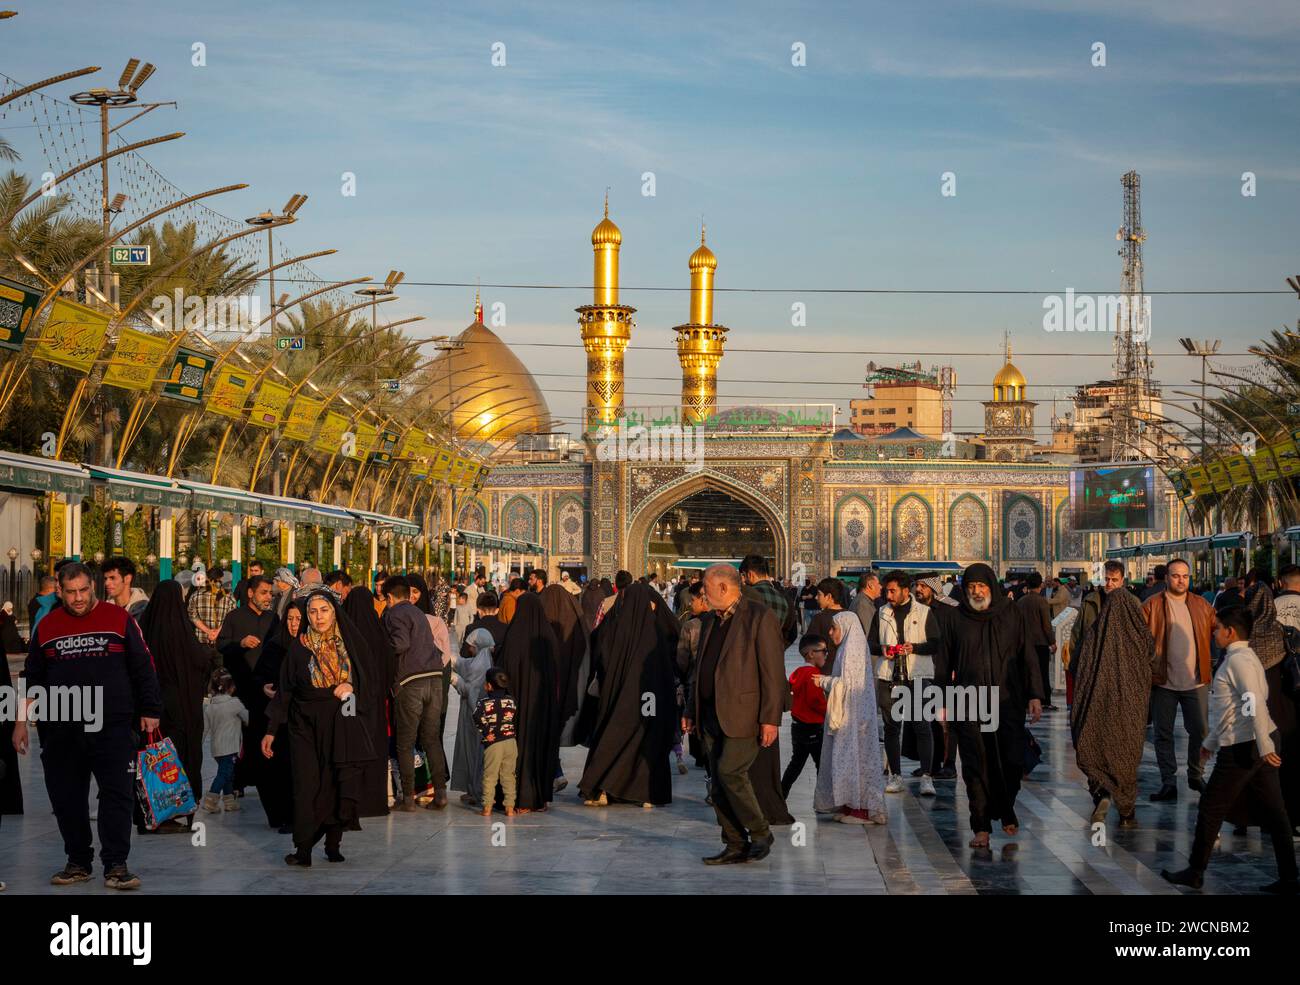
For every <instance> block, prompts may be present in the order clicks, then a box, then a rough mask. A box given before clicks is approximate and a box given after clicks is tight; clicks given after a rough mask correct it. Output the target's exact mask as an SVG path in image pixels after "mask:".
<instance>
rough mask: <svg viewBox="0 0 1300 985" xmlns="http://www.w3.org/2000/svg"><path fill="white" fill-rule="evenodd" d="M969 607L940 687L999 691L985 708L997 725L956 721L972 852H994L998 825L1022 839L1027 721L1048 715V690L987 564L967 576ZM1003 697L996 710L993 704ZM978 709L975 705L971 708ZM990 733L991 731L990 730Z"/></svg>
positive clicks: (1019, 620) (944, 656)
mask: <svg viewBox="0 0 1300 985" xmlns="http://www.w3.org/2000/svg"><path fill="white" fill-rule="evenodd" d="M961 588H962V592H961V596H962V597H961V600H960V601H959V603H958V607H957V610H956V615H955V617H953V618H952V619H951V621H950V625H949V627H948V629H949V634H948V635H949V639H948V640H947V641H946V645H945V646H943V647H941V648H940V649H941V652H940V653H939V654H938V655H937V657H936V660H935V665H936V666H935V680H936V681H943V682H945V685H946V682H947V681H948V680H949V679H950V677H949V675H951V679H952V683H953V685H954V686H956V687H957V688H970V689H971V690H970V691H969V692H967V693H969V694H978V693H980V692H983V691H985V690H986V689H990V690H992V693H990V694H988V695H987V697H985V699H984V700H980V701H978V702H974V704H976V705H978V706H979V707H996V708H997V715H998V718H997V721H996V722H992V721H990V722H981V721H978V720H969V719H970V716H969V715H968V716H965V717H966V718H967V719H968V720H965V721H954V722H953V723H952V724H953V729H954V731H955V732H956V733H957V744H958V748H959V749H960V750H961V764H962V779H963V780H964V781H965V782H966V794H967V798H968V799H969V801H970V825H971V830H972V832H973V833H974V837H972V838H971V841H970V845H971V847H972V848H988V847H989V835H990V833H991V832H992V830H993V828H992V822H993V821H998V820H1000V821H1001V822H1002V830H1003V832H1005V833H1006V834H1008V835H1011V836H1012V837H1014V836H1015V835H1016V834H1017V833H1018V832H1019V830H1020V821H1019V819H1018V818H1017V816H1016V811H1015V804H1016V795H1017V794H1018V793H1019V792H1020V779H1021V776H1022V773H1023V763H1024V752H1025V715H1026V713H1028V715H1029V720H1030V721H1031V722H1037V721H1038V719H1039V718H1040V717H1041V715H1042V713H1043V706H1042V697H1043V684H1042V680H1041V679H1040V675H1039V669H1038V659H1037V655H1036V654H1035V653H1034V649H1033V645H1032V638H1031V636H1030V634H1029V633H1027V632H1026V631H1025V626H1024V620H1023V617H1022V614H1021V612H1020V610H1019V609H1018V608H1017V607H1016V606H1015V605H1013V604H1012V603H1011V601H1010V599H1008V598H1007V597H1006V596H1005V595H1004V594H1003V592H1002V591H1001V586H1000V585H999V584H998V580H997V575H996V574H994V572H993V569H992V568H990V567H989V566H988V565H987V564H972V565H971V566H970V567H969V568H967V569H966V571H965V572H964V573H963V574H962V584H961ZM995 696H996V703H994V701H993V700H992V699H993V698H994V697H995ZM971 704H972V702H969V701H968V702H967V705H968V706H970V705H971ZM986 728H987V731H986V730H985V729H986Z"/></svg>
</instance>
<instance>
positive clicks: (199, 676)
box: [140, 579, 210, 824]
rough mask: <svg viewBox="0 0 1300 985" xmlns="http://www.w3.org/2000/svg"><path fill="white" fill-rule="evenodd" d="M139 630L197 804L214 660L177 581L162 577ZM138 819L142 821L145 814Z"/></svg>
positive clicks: (165, 730) (165, 728)
mask: <svg viewBox="0 0 1300 985" xmlns="http://www.w3.org/2000/svg"><path fill="white" fill-rule="evenodd" d="M140 633H141V635H143V636H144V641H145V643H147V644H148V645H149V652H150V653H152V654H153V662H154V668H155V669H156V670H157V671H158V683H159V684H160V685H161V687H162V698H163V713H162V720H161V722H160V723H159V727H160V728H161V729H162V734H163V735H164V736H166V737H167V738H169V739H171V740H172V743H173V744H174V745H175V746H176V755H177V756H178V757H180V761H181V768H182V769H184V770H185V778H186V779H187V780H189V783H190V787H191V788H192V789H193V791H194V802H195V803H196V804H197V803H198V802H199V801H200V800H202V799H203V776H202V767H203V694H204V691H205V690H206V689H207V683H208V674H209V670H210V661H209V659H208V655H207V654H206V653H204V652H203V649H202V647H200V646H199V642H198V640H197V639H195V637H194V624H193V623H192V622H190V618H189V616H188V615H187V614H186V612H185V596H184V593H183V592H182V591H181V586H180V583H179V582H176V581H172V580H171V579H168V580H167V581H162V582H159V583H158V587H157V589H155V590H154V593H153V598H151V599H150V600H149V604H148V605H147V606H145V610H144V612H143V613H141V615H140ZM140 820H141V823H142V824H143V818H141V819H140Z"/></svg>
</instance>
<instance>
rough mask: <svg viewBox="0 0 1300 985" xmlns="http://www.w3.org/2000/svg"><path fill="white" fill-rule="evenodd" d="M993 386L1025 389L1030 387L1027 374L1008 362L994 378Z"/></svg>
mask: <svg viewBox="0 0 1300 985" xmlns="http://www.w3.org/2000/svg"><path fill="white" fill-rule="evenodd" d="M993 385H994V386H1016V387H1023V386H1028V382H1027V381H1026V380H1025V374H1024V373H1022V372H1020V370H1018V369H1016V367H1015V366H1014V365H1013V364H1012V363H1009V362H1008V363H1007V364H1006V365H1005V366H1003V367H1002V368H1001V369H1000V370H998V375H997V376H995V377H993Z"/></svg>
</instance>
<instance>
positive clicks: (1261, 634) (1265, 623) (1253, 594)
mask: <svg viewBox="0 0 1300 985" xmlns="http://www.w3.org/2000/svg"><path fill="white" fill-rule="evenodd" d="M1246 610H1247V611H1248V612H1249V613H1250V614H1251V615H1252V616H1254V617H1255V627H1254V628H1253V629H1252V630H1251V631H1250V648H1251V649H1252V650H1254V651H1255V656H1257V657H1259V662H1260V663H1262V664H1263V665H1264V669H1265V670H1268V669H1269V668H1270V667H1275V666H1277V665H1278V664H1280V663H1281V662H1282V659H1283V658H1284V657H1285V656H1286V637H1285V636H1284V635H1283V633H1282V624H1281V623H1279V622H1278V621H1277V606H1275V605H1274V604H1273V590H1272V589H1271V588H1269V587H1268V584H1267V583H1266V582H1263V581H1259V582H1256V583H1255V587H1254V588H1252V589H1251V590H1250V594H1249V595H1247V596H1246Z"/></svg>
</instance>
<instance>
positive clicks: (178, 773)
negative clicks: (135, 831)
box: [135, 732, 197, 831]
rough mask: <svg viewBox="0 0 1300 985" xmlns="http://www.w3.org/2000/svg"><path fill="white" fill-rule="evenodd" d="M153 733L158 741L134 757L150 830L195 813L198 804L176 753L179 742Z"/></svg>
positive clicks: (137, 789)
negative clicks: (175, 742) (176, 743)
mask: <svg viewBox="0 0 1300 985" xmlns="http://www.w3.org/2000/svg"><path fill="white" fill-rule="evenodd" d="M152 736H157V737H158V738H157V740H156V741H153V742H150V743H148V744H147V745H146V746H145V747H144V748H143V749H141V750H140V751H139V752H138V753H136V756H135V792H136V796H137V797H138V798H139V800H140V813H141V814H143V815H144V826H145V827H146V828H148V829H149V830H150V831H154V830H157V828H158V826H159V825H160V824H162V823H163V822H165V821H170V820H171V819H172V818H174V817H184V816H185V815H187V814H193V813H194V811H195V809H196V807H197V805H196V804H195V803H194V791H193V790H192V789H191V788H190V781H189V780H188V779H186V777H185V770H184V769H183V768H182V767H181V758H180V756H178V755H177V754H176V745H175V744H174V743H173V742H172V740H171V739H164V738H162V737H161V736H162V733H161V732H152V733H150V736H149V737H152Z"/></svg>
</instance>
